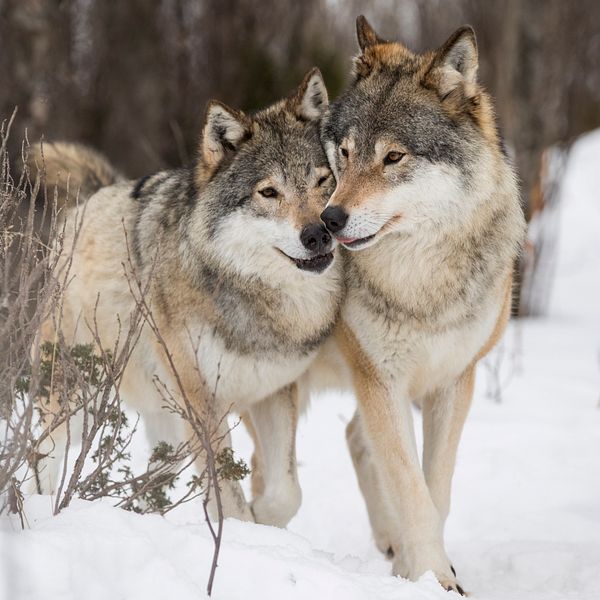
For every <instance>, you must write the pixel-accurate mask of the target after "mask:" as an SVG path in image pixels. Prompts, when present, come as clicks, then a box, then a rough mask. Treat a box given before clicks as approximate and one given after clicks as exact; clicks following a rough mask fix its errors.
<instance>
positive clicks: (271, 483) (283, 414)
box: [249, 383, 302, 527]
mask: <svg viewBox="0 0 600 600" xmlns="http://www.w3.org/2000/svg"><path fill="white" fill-rule="evenodd" d="M298 410H299V398H298V385H297V384H295V383H294V384H291V385H288V386H286V387H284V388H282V389H281V390H279V391H278V392H276V393H275V394H273V395H272V396H269V397H268V398H266V399H265V400H262V401H261V402H258V403H257V404H254V405H253V406H252V407H251V408H250V409H249V414H250V418H251V420H252V427H253V429H254V434H255V444H256V447H257V453H256V456H257V457H260V463H259V467H260V475H261V483H262V490H259V491H261V493H260V494H259V495H258V496H255V497H254V500H253V502H252V512H253V513H254V517H255V518H256V522H257V523H263V524H265V525H273V526H275V527H285V526H286V525H287V524H288V523H289V522H290V520H291V519H292V517H293V516H294V515H295V514H296V513H297V512H298V509H299V508H300V504H301V502H302V491H301V489H300V484H299V483H298V473H297V465H296V429H297V425H298Z"/></svg>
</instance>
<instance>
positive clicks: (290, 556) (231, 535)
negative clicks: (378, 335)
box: [0, 131, 600, 600]
mask: <svg viewBox="0 0 600 600" xmlns="http://www.w3.org/2000/svg"><path fill="white" fill-rule="evenodd" d="M559 229H560V237H559V248H558V254H557V256H558V264H557V268H556V277H555V282H554V286H553V289H552V297H551V302H550V306H551V309H550V314H549V316H548V317H546V318H543V319H539V320H529V321H524V322H521V323H520V324H517V325H515V324H512V326H511V327H510V328H509V330H508V332H507V334H506V335H505V338H504V341H503V346H502V351H503V356H504V358H503V361H502V378H503V379H506V380H507V381H506V383H505V385H504V386H503V394H502V401H501V402H500V403H498V402H494V401H492V400H491V399H490V398H489V397H488V396H487V395H486V391H487V381H486V380H487V378H488V377H489V373H488V372H487V370H486V369H485V368H480V371H479V380H478V386H477V390H476V396H475V401H474V405H473V409H472V413H471V416H470V418H469V420H468V421H467V425H466V428H465V432H464V436H463V440H462V443H461V446H460V450H459V458H458V465H457V470H456V475H455V479H454V492H453V507H452V511H451V514H450V518H449V521H448V525H447V531H446V539H447V549H448V553H449V555H450V556H451V558H452V561H453V563H454V565H455V567H456V569H457V571H458V574H459V578H460V581H461V583H462V584H463V585H464V586H465V588H466V589H467V590H468V591H469V592H470V593H471V595H472V597H473V598H476V599H480V600H525V599H527V600H553V599H557V600H558V599H560V600H563V599H573V600H597V599H600V131H596V132H594V133H592V134H589V135H588V136H586V137H585V138H582V139H581V140H580V141H579V142H578V143H577V144H576V146H575V147H574V149H573V152H572V155H571V159H570V163H569V167H568V171H567V175H566V179H565V181H564V186H563V190H562V201H561V204H560V227H559ZM495 356H496V358H494V357H492V359H491V360H499V359H498V355H497V354H496V355H495ZM509 379H510V380H509ZM353 410H354V400H353V399H352V398H351V397H342V396H339V397H338V396H327V397H321V398H315V399H314V401H313V403H312V406H311V409H310V411H309V412H308V414H307V416H306V417H305V418H304V419H303V420H302V422H301V425H300V431H299V437H298V458H299V461H300V466H299V470H300V478H301V485H302V488H303V493H304V500H303V504H302V507H301V509H300V511H299V513H298V515H297V516H296V517H295V518H294V519H293V521H292V522H291V523H290V525H289V527H288V529H287V531H286V530H278V529H275V528H270V527H264V526H260V525H252V524H246V523H239V522H235V521H227V522H226V524H225V532H224V542H223V547H222V552H221V558H220V561H219V568H218V570H217V576H216V583H215V590H214V593H213V597H214V598H215V599H216V600H236V599H239V598H247V599H259V598H260V599H264V600H271V599H273V600H274V599H277V600H282V599H285V600H287V599H290V600H291V599H307V600H308V599H310V600H313V599H318V600H320V599H323V600H338V599H339V600H342V599H343V600H355V599H356V600H359V599H360V600H363V599H365V600H366V599H381V600H387V599H390V600H391V599H394V600H420V599H427V600H429V599H432V600H433V599H436V598H449V597H451V596H449V595H448V594H449V592H445V591H444V590H442V588H441V587H440V586H439V585H438V584H437V582H436V581H435V579H434V578H433V576H432V575H431V574H426V575H424V576H423V577H422V579H421V580H420V581H418V582H416V583H412V582H408V581H404V580H401V579H398V578H394V577H391V575H390V573H391V566H390V563H389V562H388V561H386V560H385V559H384V558H383V556H381V555H380V554H379V553H378V552H377V550H376V549H375V547H374V545H373V542H372V540H371V535H370V530H369V524H368V521H367V516H366V512H365V509H364V506H363V501H362V498H361V496H360V493H359V490H358V486H357V484H356V480H355V476H354V472H353V470H352V467H351V462H350V458H349V456H348V453H347V451H346V446H345V439H344V427H345V425H346V423H347V422H348V420H349V419H350V417H351V415H352V413H353ZM416 420H417V425H418V421H419V416H418V414H417V415H416ZM234 446H235V448H236V451H237V452H240V453H241V454H242V455H243V456H246V458H248V457H249V454H250V449H251V445H250V441H249V439H248V437H247V436H246V435H245V433H244V431H243V430H242V428H237V429H236V430H235V433H234ZM50 504H51V503H50V499H49V498H48V497H43V496H34V497H31V498H29V499H28V500H27V503H26V506H25V512H26V515H27V520H28V527H27V529H26V530H25V531H21V530H20V527H19V525H18V522H17V520H16V519H14V518H12V519H9V518H7V517H4V518H3V519H2V520H1V521H0V577H1V579H0V597H1V598H2V600H25V599H31V600H39V599H42V598H43V599H44V600H58V599H61V600H67V599H69V600H70V599H73V600H100V599H109V598H110V599H111V600H112V599H115V600H116V599H126V600H137V599H139V600H162V599H167V598H168V599H177V600H188V599H190V600H191V599H194V600H196V599H198V598H204V597H205V591H204V590H205V586H206V580H207V576H208V571H209V564H210V557H211V555H212V543H211V541H210V538H209V534H208V531H207V528H206V525H205V524H204V522H203V520H202V513H201V508H200V506H199V505H198V504H190V505H186V506H184V507H181V508H180V509H178V510H177V511H174V512H173V513H171V514H169V515H168V516H167V517H166V518H162V517H159V516H154V515H147V516H139V515H136V514H133V513H128V512H125V511H122V510H119V509H115V508H113V507H112V506H111V505H110V503H108V502H105V501H98V502H94V503H86V502H82V501H77V502H74V503H73V505H72V506H71V507H70V508H68V509H67V510H65V511H64V512H63V513H62V514H60V515H59V516H58V517H50V516H49V515H50Z"/></svg>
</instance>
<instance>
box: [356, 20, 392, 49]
mask: <svg viewBox="0 0 600 600" xmlns="http://www.w3.org/2000/svg"><path fill="white" fill-rule="evenodd" d="M356 37H357V38H358V45H359V46H360V49H361V50H362V51H363V52H364V51H365V49H366V48H368V47H369V46H375V45H376V44H385V40H384V39H383V38H380V37H379V36H378V35H377V33H375V30H374V29H373V28H372V27H371V24H370V23H369V21H367V19H366V17H365V16H364V15H360V16H359V17H357V18H356Z"/></svg>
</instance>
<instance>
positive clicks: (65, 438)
mask: <svg viewBox="0 0 600 600" xmlns="http://www.w3.org/2000/svg"><path fill="white" fill-rule="evenodd" d="M45 421H46V424H45V425H46V427H50V426H51V425H52V421H51V419H50V417H47V418H46V419H45ZM82 430H83V417H82V415H81V411H79V412H78V413H76V414H74V415H72V416H71V417H70V419H69V423H68V429H67V423H66V422H64V423H61V424H60V425H58V426H57V427H55V428H54V429H53V430H52V431H51V433H50V434H49V435H48V436H47V437H46V438H45V439H44V440H43V441H42V442H41V443H40V444H39V446H38V448H37V449H36V454H37V455H38V456H39V458H38V459H37V460H36V461H35V463H34V465H33V466H32V470H33V473H32V477H30V478H29V480H28V483H27V486H26V488H25V491H26V492H27V493H31V494H35V493H38V494H46V495H52V494H56V492H57V491H58V486H59V485H60V481H61V479H62V475H63V471H64V459H65V453H66V452H67V451H68V450H70V449H71V447H72V446H74V445H77V444H79V442H80V441H81V434H82ZM67 445H68V446H69V448H67Z"/></svg>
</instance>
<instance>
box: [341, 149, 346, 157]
mask: <svg viewBox="0 0 600 600" xmlns="http://www.w3.org/2000/svg"><path fill="white" fill-rule="evenodd" d="M340 152H341V153H342V156H343V157H344V158H348V148H340Z"/></svg>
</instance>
